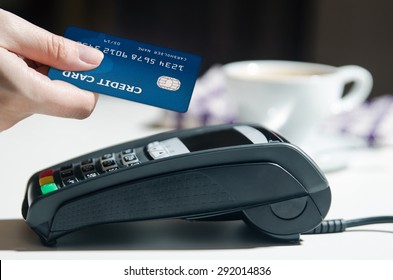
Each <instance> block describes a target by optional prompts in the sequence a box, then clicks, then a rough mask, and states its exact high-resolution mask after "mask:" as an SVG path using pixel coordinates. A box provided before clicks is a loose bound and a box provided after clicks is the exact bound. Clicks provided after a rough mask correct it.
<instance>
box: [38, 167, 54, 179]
mask: <svg viewBox="0 0 393 280" xmlns="http://www.w3.org/2000/svg"><path fill="white" fill-rule="evenodd" d="M53 173H54V171H53V169H47V170H44V171H42V172H41V173H40V175H39V176H38V177H39V178H44V177H48V176H52V175H53Z"/></svg>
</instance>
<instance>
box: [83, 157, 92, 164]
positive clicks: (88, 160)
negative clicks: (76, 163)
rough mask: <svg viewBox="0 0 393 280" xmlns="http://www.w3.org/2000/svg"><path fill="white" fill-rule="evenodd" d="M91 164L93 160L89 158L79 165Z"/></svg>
mask: <svg viewBox="0 0 393 280" xmlns="http://www.w3.org/2000/svg"><path fill="white" fill-rule="evenodd" d="M92 163H93V159H92V158H89V159H85V160H84V161H82V162H81V165H87V164H92Z"/></svg>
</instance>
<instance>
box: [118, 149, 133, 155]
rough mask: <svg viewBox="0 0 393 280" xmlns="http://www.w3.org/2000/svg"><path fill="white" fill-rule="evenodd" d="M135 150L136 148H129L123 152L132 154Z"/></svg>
mask: <svg viewBox="0 0 393 280" xmlns="http://www.w3.org/2000/svg"><path fill="white" fill-rule="evenodd" d="M133 152H134V149H127V150H124V151H122V152H121V154H122V155H126V154H131V153H133Z"/></svg>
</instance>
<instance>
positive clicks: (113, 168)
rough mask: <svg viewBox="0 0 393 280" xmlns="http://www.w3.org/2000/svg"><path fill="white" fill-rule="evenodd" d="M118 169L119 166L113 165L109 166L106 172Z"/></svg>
mask: <svg viewBox="0 0 393 280" xmlns="http://www.w3.org/2000/svg"><path fill="white" fill-rule="evenodd" d="M118 169H119V167H112V168H108V169H107V170H106V172H112V171H115V170H118Z"/></svg>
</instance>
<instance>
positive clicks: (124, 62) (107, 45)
mask: <svg viewBox="0 0 393 280" xmlns="http://www.w3.org/2000/svg"><path fill="white" fill-rule="evenodd" d="M64 37H66V38H69V39H71V40H74V41H77V42H80V43H82V44H84V45H88V46H92V47H94V48H97V49H99V50H100V51H102V52H103V53H104V59H103V61H102V62H101V65H100V66H99V67H97V68H95V69H93V70H90V71H80V72H72V71H63V70H59V69H55V68H51V69H50V70H49V73H48V76H49V78H51V79H52V80H63V81H66V82H69V83H71V84H73V85H75V86H77V87H80V88H82V89H86V90H90V91H93V92H97V93H102V94H106V95H111V96H115V97H119V98H123V99H127V100H131V101H136V102H140V103H144V104H148V105H152V106H157V107H160V108H164V109H168V110H173V111H177V112H182V113H184V112H186V111H187V110H188V105H189V103H190V100H191V96H192V92H193V90H194V85H195V81H196V79H197V76H198V71H199V66H200V63H201V58H200V57H199V56H197V55H194V54H190V53H185V52H180V51H176V50H172V49H167V48H162V47H157V46H154V45H150V44H145V43H141V42H137V41H133V40H129V39H125V38H119V37H116V36H111V35H107V34H104V33H100V32H95V31H91V30H86V29H82V28H78V27H74V26H70V27H68V28H67V30H66V32H65V34H64Z"/></svg>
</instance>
